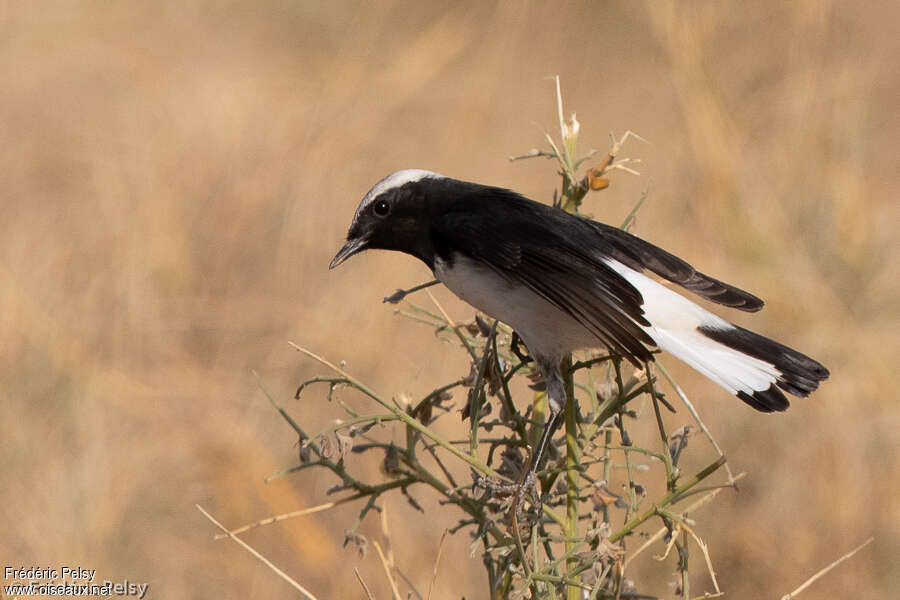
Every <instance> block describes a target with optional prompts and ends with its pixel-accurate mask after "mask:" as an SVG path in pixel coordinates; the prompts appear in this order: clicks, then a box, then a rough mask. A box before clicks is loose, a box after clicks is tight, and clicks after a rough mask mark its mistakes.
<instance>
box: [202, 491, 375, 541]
mask: <svg viewBox="0 0 900 600" xmlns="http://www.w3.org/2000/svg"><path fill="white" fill-rule="evenodd" d="M353 500H359V498H358V497H356V496H351V497H349V498H341V499H340V500H335V501H334V502H326V503H325V504H319V505H318V506H313V507H311V508H304V509H301V510H295V511H293V512H289V513H282V514H280V515H275V516H274V517H267V518H265V519H260V520H259V521H256V522H255V523H249V524H247V525H243V526H241V527H238V528H237V529H232V530H231V531H229V532H228V533H217V534H216V539H217V540H220V539H222V538H225V537H228V536H230V535H238V534H239V533H244V532H245V531H249V530H251V529H255V528H257V527H262V526H263V525H271V524H272V523H278V522H279V521H286V520H287V519H293V518H295V517H302V516H304V515H311V514H313V513H317V512H322V511H323V510H328V509H330V508H334V507H335V506H340V505H341V504H344V503H347V502H352V501H353Z"/></svg>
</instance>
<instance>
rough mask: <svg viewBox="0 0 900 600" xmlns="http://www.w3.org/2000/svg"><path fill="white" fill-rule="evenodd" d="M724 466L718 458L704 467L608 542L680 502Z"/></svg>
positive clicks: (613, 540) (720, 458)
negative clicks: (683, 496) (693, 488)
mask: <svg viewBox="0 0 900 600" xmlns="http://www.w3.org/2000/svg"><path fill="white" fill-rule="evenodd" d="M724 464H725V457H724V456H720V457H719V458H717V459H716V461H715V462H714V463H712V464H711V465H709V466H708V467H706V468H705V469H703V470H702V471H700V472H699V473H697V474H696V475H694V476H693V477H691V478H690V479H689V480H688V481H686V482H684V483H683V484H682V485H680V486H678V487H677V488H675V489H674V490H672V491H671V492H669V493H668V494H666V495H665V496H663V498H662V500H660V501H659V502H657V503H655V504H654V505H653V508H650V509H648V510H647V512H645V513H644V514H642V515H640V516H639V517H635V518H633V519H632V520H631V521H629V522H628V523H626V524H625V526H624V527H622V528H621V529H620V530H618V531H617V532H615V533H614V534H612V535H611V536H609V541H610V542H612V543H615V542H618V541H619V540H621V539H622V538H623V537H625V536H626V535H628V534H629V533H631V532H632V531H634V530H635V529H636V528H637V527H638V526H640V525H641V524H642V523H644V522H645V521H646V520H647V519H649V518H651V517H653V516H654V515H657V514H659V512H660V511H661V510H662V509H663V508H665V507H666V506H669V505H670V504H674V503H675V502H677V501H679V500H681V499H682V495H683V494H684V493H685V492H686V491H688V490H689V489H691V488H692V487H694V486H695V485H697V484H698V483H700V482H701V481H703V480H704V479H706V478H707V477H709V476H710V475H712V474H713V473H715V472H716V470H717V469H718V468H719V467H721V466H722V465H724Z"/></svg>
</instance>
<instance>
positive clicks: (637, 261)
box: [587, 221, 763, 312]
mask: <svg viewBox="0 0 900 600" xmlns="http://www.w3.org/2000/svg"><path fill="white" fill-rule="evenodd" d="M587 222H588V223H590V225H591V226H592V227H593V228H594V229H595V230H596V231H597V232H598V233H599V234H600V236H602V238H603V239H604V251H605V252H607V253H608V254H609V256H611V257H612V258H614V259H616V260H618V261H619V262H621V263H623V264H625V265H628V266H629V267H631V268H632V269H634V270H636V271H642V270H644V269H645V268H646V269H650V270H651V271H653V272H654V273H656V274H657V275H659V276H660V277H662V278H664V279H667V280H669V281H671V282H672V283H677V284H678V285H680V286H681V287H683V288H684V289H686V290H688V291H691V292H693V293H695V294H697V295H698V296H701V297H703V298H706V299H707V300H710V301H712V302H716V303H718V304H722V305H724V306H729V307H731V308H737V309H739V310H745V311H748V312H756V311H758V310H759V309H761V308H762V307H763V301H762V300H761V299H760V298H757V297H756V296H754V295H753V294H751V293H749V292H745V291H744V290H741V289H739V288H736V287H734V286H733V285H729V284H727V283H725V282H723V281H719V280H718V279H715V278H713V277H710V276H709V275H705V274H703V273H701V272H699V271H697V270H695V269H694V267H692V266H691V265H689V264H688V263H686V262H685V261H683V260H681V259H680V258H678V257H677V256H675V255H674V254H669V253H668V252H666V251H665V250H663V249H662V248H659V247H657V246H654V245H653V244H651V243H650V242H645V241H644V240H642V239H641V238H639V237H637V236H634V235H631V234H630V233H628V232H626V231H623V230H621V229H619V228H617V227H612V226H610V225H606V224H605V223H598V222H597V221H587Z"/></svg>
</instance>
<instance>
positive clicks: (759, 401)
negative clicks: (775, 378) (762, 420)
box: [737, 383, 791, 413]
mask: <svg viewBox="0 0 900 600" xmlns="http://www.w3.org/2000/svg"><path fill="white" fill-rule="evenodd" d="M737 397H738V398H740V399H741V400H743V401H744V402H746V403H747V404H749V405H750V406H751V407H753V408H755V409H756V410H758V411H760V412H764V413H771V412H782V411H785V410H787V407H788V406H790V405H791V403H790V402H788V399H787V397H785V395H784V393H783V392H782V391H781V390H780V389H778V387H777V386H776V385H775V384H774V383H773V384H772V385H770V386H769V388H768V389H765V390H762V391H756V392H753V393H752V394H748V393H747V392H738V393H737Z"/></svg>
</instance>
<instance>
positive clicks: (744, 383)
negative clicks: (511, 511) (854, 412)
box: [330, 169, 828, 474]
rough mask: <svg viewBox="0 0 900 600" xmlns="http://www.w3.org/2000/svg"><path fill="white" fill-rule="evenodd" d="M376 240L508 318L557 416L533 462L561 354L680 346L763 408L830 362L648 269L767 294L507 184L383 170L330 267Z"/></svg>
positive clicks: (820, 375)
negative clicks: (718, 310)
mask: <svg viewBox="0 0 900 600" xmlns="http://www.w3.org/2000/svg"><path fill="white" fill-rule="evenodd" d="M368 249H384V250H399V251H400V252H405V253H407V254H411V255H412V256H415V257H416V258H418V259H420V260H422V261H423V262H424V263H425V264H426V265H428V267H429V268H430V269H431V270H432V271H433V272H434V276H435V278H437V279H438V280H439V281H441V282H442V283H443V284H444V285H446V286H447V287H448V288H449V289H450V290H451V291H452V292H453V293H455V294H456V295H457V296H459V297H460V298H462V299H463V300H465V301H466V302H468V303H469V304H471V305H472V306H474V307H475V308H477V309H478V310H481V311H483V312H484V313H486V314H488V315H490V316H492V317H494V318H497V319H499V320H501V321H503V322H504V323H506V324H507V325H509V326H510V327H512V328H513V329H514V330H515V331H516V332H517V333H518V334H519V336H520V337H521V338H522V340H523V341H524V342H525V345H526V346H527V348H528V351H529V353H530V354H531V355H532V356H533V357H534V359H535V360H536V361H537V364H538V367H539V368H540V370H541V374H542V375H543V377H544V380H545V382H546V384H547V395H548V405H549V412H550V414H549V417H548V421H547V425H546V426H545V428H544V434H543V435H542V438H541V441H540V442H539V444H538V448H537V449H536V450H535V452H534V453H533V454H532V464H531V473H532V474H533V473H534V471H535V470H536V469H537V466H538V462H539V461H540V459H541V456H542V455H543V453H544V450H545V448H546V444H547V443H548V442H549V440H550V439H551V436H552V435H553V431H554V430H555V429H556V427H557V426H558V423H559V421H560V419H559V418H558V415H559V413H560V412H561V410H562V408H563V407H564V406H565V402H566V393H565V388H564V384H563V379H562V376H561V374H560V369H559V365H560V362H561V360H562V358H563V357H564V356H565V355H566V354H568V353H569V352H572V351H574V350H578V349H585V348H597V347H606V348H608V349H609V350H611V351H612V352H615V353H617V354H619V355H621V356H623V357H625V358H627V359H628V360H630V361H631V362H632V363H634V364H635V365H636V366H638V367H640V366H642V365H643V363H646V362H648V361H652V360H653V354H652V353H651V349H653V348H660V349H662V350H665V351H667V352H670V353H672V354H674V355H675V356H676V357H678V358H679V359H681V360H682V361H684V362H686V363H687V364H688V365H690V366H691V367H693V368H694V369H696V370H697V371H699V372H700V373H702V374H703V375H705V376H706V377H708V378H709V379H711V380H712V381H714V382H715V383H717V384H719V385H720V386H722V387H723V388H725V389H726V390H728V392H730V393H731V394H734V395H735V396H737V397H738V398H740V399H741V400H743V401H744V402H746V403H747V404H749V405H750V406H752V407H753V408H755V409H756V410H759V411H762V412H774V411H783V410H785V409H786V408H787V407H788V400H787V398H786V397H785V395H784V392H787V393H789V394H791V395H794V396H800V397H805V396H808V395H809V394H810V392H812V391H813V390H815V389H816V388H817V387H818V385H819V382H820V381H822V380H824V379H826V378H827V377H828V370H827V369H826V368H825V367H824V366H822V365H821V364H819V363H818V362H817V361H815V360H813V359H812V358H810V357H808V356H806V355H804V354H801V353H800V352H797V351H796V350H792V349H791V348H788V347H787V346H784V345H782V344H780V343H778V342H776V341H774V340H771V339H768V338H766V337H763V336H761V335H758V334H756V333H753V332H751V331H748V330H746V329H744V328H742V327H739V326H737V325H733V324H731V323H729V322H728V321H726V320H724V319H722V318H720V317H718V316H716V315H714V314H713V313H711V312H709V311H708V310H706V309H705V308H703V307H701V306H699V305H698V304H695V303H694V302H692V301H690V300H688V299H687V298H685V297H684V296H682V295H681V294H679V293H677V292H675V291H673V290H672V289H670V288H669V287H666V286H665V285H663V284H661V283H659V282H657V281H656V280H655V279H653V278H651V277H649V276H648V275H647V272H648V271H649V272H650V273H653V274H655V275H657V276H658V277H660V278H662V279H664V280H667V281H670V282H672V283H674V284H677V285H679V286H681V287H682V288H684V289H685V290H687V291H689V292H692V293H694V294H696V295H698V296H700V297H702V298H705V299H707V300H710V301H712V302H715V303H718V304H722V305H724V306H728V307H731V308H737V309H739V310H744V311H749V312H755V311H758V310H760V309H761V308H762V306H763V301H762V300H760V299H759V298H757V297H756V296H754V295H753V294H750V293H748V292H745V291H743V290H740V289H738V288H736V287H734V286H732V285H729V284H727V283H724V282H722V281H719V280H717V279H714V278H712V277H710V276H708V275H704V274H703V273H700V272H699V271H697V270H695V269H694V268H693V267H692V266H691V265H689V264H688V263H687V262H685V261H683V260H681V259H680V258H678V257H676V256H674V255H672V254H669V253H668V252H666V251H665V250H662V249H661V248H658V247H656V246H654V245H653V244H650V243H649V242H645V241H644V240H642V239H640V238H638V237H636V236H634V235H631V234H629V233H627V232H625V231H623V230H621V229H618V228H616V227H611V226H609V225H605V224H603V223H599V222H597V221H592V220H590V219H586V218H583V217H579V216H575V215H572V214H569V213H567V212H565V211H563V210H561V209H558V208H553V207H551V206H547V205H545V204H541V203H539V202H535V201H533V200H529V199H528V198H525V197H524V196H522V195H520V194H517V193H516V192H513V191H511V190H507V189H503V188H498V187H492V186H487V185H481V184H478V183H470V182H466V181H459V180H457V179H452V178H450V177H444V176H442V175H439V174H437V173H433V172H431V171H424V170H419V169H407V170H403V171H398V172H396V173H394V174H392V175H389V176H388V177H386V178H384V179H382V180H381V181H379V182H378V183H377V184H375V186H374V187H373V188H372V189H371V190H369V192H368V193H367V194H366V195H365V197H364V198H363V199H362V201H361V202H360V204H359V208H357V209H356V214H354V215H353V222H352V223H351V225H350V230H349V232H348V234H347V242H346V243H345V244H344V246H343V248H341V250H340V251H339V252H338V253H337V255H335V257H334V259H333V260H332V261H331V266H330V268H332V269H333V268H334V267H336V266H338V265H340V264H341V263H343V262H344V261H345V260H347V259H348V258H350V257H351V256H353V255H354V254H358V253H359V252H362V251H364V250H368Z"/></svg>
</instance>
